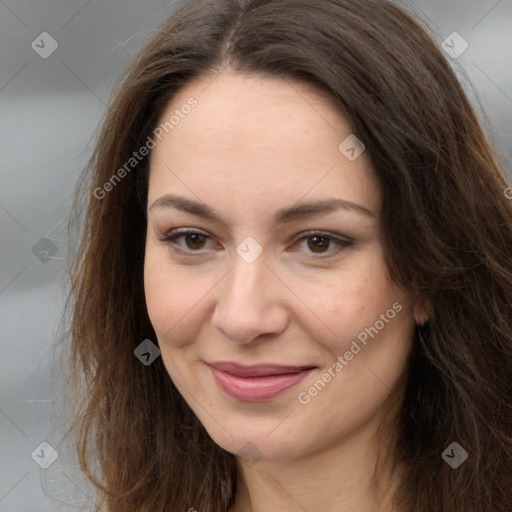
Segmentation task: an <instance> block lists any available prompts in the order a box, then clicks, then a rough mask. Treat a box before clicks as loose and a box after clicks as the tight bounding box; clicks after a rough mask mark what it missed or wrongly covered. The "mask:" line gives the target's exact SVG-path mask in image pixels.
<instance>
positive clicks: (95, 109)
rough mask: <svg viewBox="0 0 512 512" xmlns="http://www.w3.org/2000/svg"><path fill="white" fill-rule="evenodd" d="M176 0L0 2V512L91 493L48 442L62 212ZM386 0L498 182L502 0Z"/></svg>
mask: <svg viewBox="0 0 512 512" xmlns="http://www.w3.org/2000/svg"><path fill="white" fill-rule="evenodd" d="M212 1H213V0H212ZM182 3H184V2H183V1H181V2H177V1H175V2H171V3H169V2H165V1H163V0H145V1H144V2H142V1H141V0H104V1H100V0H40V1H39V2H29V1H28V0H5V1H4V0H0V141H1V142H0V180H1V182H0V240H1V246H0V259H1V266H0V269H1V270H0V332H1V339H0V340H1V341H0V343H1V351H2V357H1V358H0V376H1V377H0V378H1V386H0V511H1V512H33V511H35V510H37V511H38V512H47V511H55V510H70V509H71V508H72V507H71V503H80V504H88V503H89V504H90V503H91V501H90V497H91V490H90V488H89V487H88V486H87V484H86V482H85V481H84V480H83V478H81V476H80V474H79V472H78V471H77V469H76V467H74V465H73V464H70V463H68V461H67V455H65V453H64V452H63V451H59V450H57V449H56V442H57V439H58V433H59V432H62V424H60V423H59V422H61V418H59V417H58V414H57V413H58V411H57V409H58V407H57V405H58V403H59V396H60V395H59V393H60V392H59V386H58V382H55V380H54V379H55V378H56V376H57V378H58V368H57V372H55V369H54V370H53V372H52V359H51V355H52V352H51V346H52V343H53V342H54V340H55V337H56V334H57V328H58V324H59V321H60V319H61V317H62V308H63V304H64V295H63V292H62V286H63V285H62V280H63V278H64V277H65V275H66V257H67V250H68V243H67V241H66V238H67V231H66V223H67V219H68V214H69V211H70V206H71V197H72V192H73V188H74V185H75V183H76V180H77V177H78V174H79V171H80V170H81V169H82V168H83V166H84V165H85V162H86V160H87V158H88V156H89V155H90V152H91V150H92V140H93V137H94V136H95V134H96V130H97V128H98V125H99V123H100V121H101V119H102V116H103V114H104V112H105V109H106V105H107V102H108V99H109V97H110V93H111V90H112V87H113V85H114V83H115V81H116V80H117V79H118V78H119V77H120V75H121V73H122V71H123V69H124V68H125V67H126V66H127V65H128V64H129V63H130V62H131V60H132V58H133V56H134V55H135V53H136V52H137V50H138V49H139V48H140V45H141V44H142V41H143V39H144V38H146V37H148V36H149V35H151V33H152V32H153V31H154V30H155V29H156V28H157V27H158V25H159V23H160V22H161V21H162V19H163V17H164V16H165V15H167V14H168V13H169V12H171V11H172V10H174V9H175V8H177V7H178V6H180V5H181V4H182ZM396 3H397V4H399V5H402V6H404V7H406V8H407V9H408V10H409V11H412V12H414V13H416V16H417V17H419V18H420V19H421V20H423V22H424V23H426V24H428V25H429V26H430V29H431V33H433V34H434V36H435V39H436V41H437V42H438V43H439V45H440V47H442V48H443V50H444V51H445V53H446V56H447V59H448V60H449V61H450V62H451V63H452V65H453V67H454V69H455V71H456V72H457V74H458V75H459V77H460V78H461V81H462V83H463V85H464V87H465V88H466V91H467V93H468V95H469V97H470V100H471V101H472V102H473V104H474V105H475V107H476V109H477V112H478V114H479V116H480V117H481V119H482V122H483V123H484V126H486V129H487V131H488V133H489V134H490V136H491V137H493V138H494V140H495V141H496V144H497V145H498V147H499V149H500V150H501V152H502V155H503V158H504V161H505V163H506V169H507V172H508V175H509V181H510V176H511V174H510V173H511V172H512V171H511V169H512V166H511V165H510V162H511V157H512V54H511V52H510V48H512V1H511V0H500V1H497V0H456V1H455V0H449V1H447V0H418V1H402V2H396ZM454 33H456V34H454ZM55 384H57V385H55ZM43 485H44V489H43ZM59 500H60V501H59ZM66 503H69V504H66Z"/></svg>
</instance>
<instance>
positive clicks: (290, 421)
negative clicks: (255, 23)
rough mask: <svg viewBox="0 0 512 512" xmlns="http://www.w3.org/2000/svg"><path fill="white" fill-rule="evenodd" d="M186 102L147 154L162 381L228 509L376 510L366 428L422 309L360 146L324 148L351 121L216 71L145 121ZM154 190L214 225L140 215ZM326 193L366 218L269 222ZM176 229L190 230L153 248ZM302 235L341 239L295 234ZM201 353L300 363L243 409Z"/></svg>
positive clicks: (259, 82) (170, 210)
mask: <svg viewBox="0 0 512 512" xmlns="http://www.w3.org/2000/svg"><path fill="white" fill-rule="evenodd" d="M191 96H193V97H194V98H196V99H197V101H198V104H197V106H196V107H195V108H194V109H193V110H192V111H191V112H190V113H189V114H188V115H187V116H185V117H184V118H183V119H180V123H179V124H178V125H176V126H175V127H174V129H173V130H172V131H170V132H169V133H168V134H166V135H164V137H163V138H162V140H161V141H159V142H158V143H157V145H156V147H155V148H154V149H153V151H152V153H151V159H150V178H149V192H148V225H147V226H148V230H147V239H146V253H145V267H144V281H145V294H146V301H147V308H148V313H149V317H150V320H151V322H152V325H153V327H154V329H155V332H156V335H157V339H158V344H159V347H160V350H161V357H162V359H163V362H164V365H165V367H166V369H167V371H168V373H169V376H170V378H171V379H172V380H173V382H174V383H175V385H176V386H177V388H178V389H179V391H180V393H181V394H182V395H183V397H184V398H185V400H186V401H187V403H188V404H189V406H190V407H191V409H192V410H193V411H194V413H195V414H196V415H197V416H198V418H199V420H200V421H201V422H202V424H203V425H204V427H205V428H206V430H207V431H208V433H209V435H210V436H211V437H212V439H213V440H214V441H215V442H216V443H217V444H219V445H220V446H221V447H223V448H224V449H226V450H227V451H229V452H231V453H233V454H235V455H237V460H238V461H239V462H240V466H239V478H238V490H237V498H236V502H235V504H234V506H233V507H232V508H231V509H230V510H231V512H247V511H252V512H273V511H276V512H277V511H280V512H283V511H296V510H302V509H304V510H307V511H313V510H322V511H324V512H330V511H337V512H339V511H344V512H348V511H358V512H361V511H363V512H366V511H368V512H370V511H376V510H380V511H383V510H384V511H385V510H389V511H391V507H390V505H389V497H390V489H391V488H392V486H391V484H392V481H393V476H395V477H396V476H397V475H396V474H395V475H390V474H387V472H386V471H385V469H383V472H382V480H381V485H380V487H378V488H377V489H373V488H372V487H371V476H372V474H373V469H374V466H375V460H376V454H377V449H380V450H383V448H385V446H386V445H385V444H383V443H382V441H379V440H378V438H377V436H376V433H377V427H378V426H379V424H380V422H381V421H382V419H383V416H384V413H385V412H388V411H391V413H390V414H391V416H390V418H393V415H394V414H396V413H397V412H398V408H397V407H399V400H400V398H401V397H402V395H403V391H404V386H405V383H406V375H407V374H406V370H407V362H408V357H409V355H410V350H411V339H412V334H413V330H414V327H415V320H414V313H415V314H416V315H417V318H418V320H419V321H420V323H421V322H423V321H425V320H426V318H427V316H426V311H425V309H424V308H423V307H421V305H420V304H416V303H413V301H412V300H411V298H410V297H409V295H408V294H407V293H406V292H405V291H404V290H402V289H401V288H399V287H398V286H397V285H396V284H395V283H393V282H392V281H391V280H390V277H389V274H388V270H387V267H386V264H385V259H384V251H383V242H382V239H381V235H380V224H379V209H380V204H381V200H382V198H381V192H380V188H379V185H378V181H377V179H376V177H375V174H374V171H373V168H372V165H371V162H370V160H369V158H368V157H367V154H366V153H363V154H362V155H361V156H360V157H359V158H357V159H356V160H355V161H353V162H352V161H349V160H348V159H347V158H345V156H344V155H343V154H342V153H341V152H340V150H339V149H338V146H339V144H340V142H341V141H343V140H344V139H345V138H346V137H347V136H349V135H350V134H351V133H352V128H351V126H350V124H349V123H348V122H347V120H346V119H345V118H344V117H343V116H342V115H341V114H340V113H339V109H337V108H336V106H335V104H334V103H333V100H332V99H331V98H330V97H329V96H327V95H326V94H325V93H323V92H322V91H321V90H319V89H317V88H316V87H315V86H312V85H310V84H305V83H301V82H290V81H288V80H283V79H278V78H272V77H267V76H256V75H241V74H237V73H233V72H229V71H226V72H223V73H222V74H220V75H219V76H217V77H215V76H213V75H210V76H205V77H202V78H200V79H198V80H195V81H194V82H191V83H188V84H187V85H186V86H185V87H184V88H183V89H181V90H180V92H179V94H178V95H177V96H175V97H174V98H173V100H172V102H171V103H170V104H169V105H168V107H167V109H166V111H165V112H164V113H163V115H162V117H161V119H162V120H167V119H169V118H170V116H171V115H172V114H173V113H174V111H175V109H177V108H178V109H179V108H180V107H181V106H182V105H184V104H185V103H186V102H187V100H188V99H189V98H190V97H191ZM171 193H172V194H176V195H180V196H183V197H186V198H188V199H191V200H194V201H199V202H201V203H203V204H207V205H208V206H210V207H211V208H212V209H213V210H214V211H215V213H217V214H218V215H220V216H221V217H222V218H223V219H225V222H226V224H227V226H224V225H223V224H221V223H219V222H217V221H215V220H211V219H204V218H202V217H200V216H197V215H194V214H191V213H186V212H183V211H180V210H178V209H176V208H174V207H163V206H162V207H157V206H155V207H153V208H152V207H151V206H152V205H153V203H154V202H155V201H156V200H157V199H159V198H160V197H161V196H163V195H164V194H171ZM332 198H343V199H345V200H347V201H352V202H353V203H356V204H357V205H360V206H362V207H364V208H366V209H368V210H369V211H370V212H372V213H373V215H365V214H361V213H359V212H358V211H355V210H352V209H339V210H336V211H330V212H324V213H320V214H317V215H316V216H313V217H304V218H299V219H295V220H293V221H291V222H288V223H286V224H276V223H275V222H274V218H273V216H274V213H275V212H276V211H277V210H279V209H281V208H286V207H290V206H293V205H296V204H297V203H299V202H301V203H302V202H309V201H317V200H325V199H332ZM176 228H190V229H192V230H196V231H200V232H202V233H203V235H205V237H195V238H194V236H193V235H192V236H188V237H187V236H183V237H181V238H180V239H178V240H175V241H174V245H173V243H172V242H168V243H166V242H163V241H161V240H160V238H161V237H164V236H165V235H166V234H167V233H169V232H170V231H171V230H173V229H176ZM309 230H320V231H322V232H325V233H323V234H322V236H325V234H327V235H332V236H340V237H344V238H348V239H349V240H350V241H351V242H352V245H350V246H347V247H342V246H339V245H338V244H337V243H336V242H335V241H330V242H329V241H328V240H325V239H320V243H318V239H315V238H314V236H312V235H310V234H308V235H307V236H306V237H305V238H302V239H300V238H301V237H302V236H304V232H306V231H309ZM249 236H250V237H253V238H254V239H255V240H256V241H257V243H258V244H259V245H260V246H261V248H262V250H263V252H262V253H261V255H260V256H259V257H258V258H256V259H255V261H253V262H252V263H248V262H247V261H246V260H244V259H243V258H242V257H241V256H239V254H238V253H237V252H236V249H237V246H239V245H240V244H241V242H242V241H244V239H245V238H246V237H249ZM308 237H309V238H308ZM315 241H316V243H315ZM176 246H177V247H178V248H181V249H182V250H183V251H185V254H183V255H180V254H176V253H174V252H173V251H172V250H171V247H176ZM322 256H328V257H325V258H324V259H321V257H322ZM394 303H399V304H400V306H401V311H400V312H398V313H397V314H396V316H395V317H394V318H393V319H392V320H389V321H388V322H387V323H385V327H384V328H382V329H380V330H379V332H378V334H377V335H375V336H374V337H373V338H370V337H369V338H368V343H367V345H366V346H363V347H364V348H363V349H362V350H361V351H360V352H359V353H357V355H355V356H354V357H353V359H352V360H350V361H346V360H345V361H346V362H347V364H346V366H344V367H343V369H342V370H341V371H339V372H338V373H336V372H334V373H335V375H336V376H335V377H333V378H331V381H330V382H329V383H328V384H326V386H325V387H324V388H323V389H321V391H319V392H318V393H317V395H316V396H314V397H311V400H310V401H309V403H307V404H302V403H300V402H299V400H298V394H299V393H300V392H304V391H307V390H308V388H310V387H311V386H313V384H314V383H315V382H316V381H317V380H318V379H319V378H321V377H322V375H323V374H324V373H326V372H328V369H329V368H332V366H333V364H334V363H335V361H337V358H338V356H340V355H341V356H343V355H344V354H345V353H346V351H347V350H349V348H350V346H351V343H352V342H353V340H356V339H357V336H358V334H360V333H361V332H363V331H364V330H365V328H369V327H370V326H374V325H375V323H376V321H377V320H379V319H380V318H382V317H381V315H382V314H385V313H386V311H387V310H389V309H390V308H392V305H393V304H394ZM359 345H361V344H359ZM205 361H209V362H211V361H236V362H239V363H241V364H259V363H275V364H284V365H286V364H287V365H296V366H301V365H312V366H316V367H318V368H317V369H316V370H314V372H313V373H312V374H311V375H309V376H308V377H307V378H306V379H305V380H303V381H301V382H300V383H299V384H298V385H296V386H294V387H293V388H291V389H288V390H287V391H285V392H284V393H282V394H281V395H279V396H278V397H276V398H273V399H271V400H268V401H264V402H259V403H250V402H246V401H239V400H236V399H234V398H231V397H229V396H228V395H226V394H224V392H223V391H222V390H221V389H220V388H219V387H218V386H217V384H216V383H215V380H214V378H213V375H212V373H211V370H210V368H209V367H208V366H207V365H206V363H205ZM331 375H332V369H331ZM390 421H391V420H390ZM391 424H392V423H390V425H391ZM382 453H383V454H385V453H386V452H385V451H382ZM242 455H243V456H242ZM190 506H193V504H190ZM301 507H302V508H301Z"/></svg>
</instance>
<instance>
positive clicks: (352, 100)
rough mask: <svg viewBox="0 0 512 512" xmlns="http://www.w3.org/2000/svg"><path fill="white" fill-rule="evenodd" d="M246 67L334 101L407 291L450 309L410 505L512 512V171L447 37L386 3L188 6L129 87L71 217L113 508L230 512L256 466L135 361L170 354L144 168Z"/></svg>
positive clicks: (417, 448)
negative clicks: (242, 469)
mask: <svg viewBox="0 0 512 512" xmlns="http://www.w3.org/2000/svg"><path fill="white" fill-rule="evenodd" d="M226 67H227V68H229V69H230V70H233V71H235V72H238V73H244V74H259V75H263V76H265V75H267V76H272V77H282V78H284V79H287V80H292V81H293V80H300V81H306V82H309V83H312V84H316V85H317V86H319V87H321V88H323V89H324V90H325V91H327V92H329V93H330V95H331V96H332V98H333V99H334V100H335V102H336V105H337V106H338V107H339V112H340V114H342V115H344V116H346V117H347V118H348V119H349V120H350V122H351V125H352V127H353V129H354V133H356V134H357V136H358V137H359V138H360V139H361V140H362V141H364V143H365V145H366V154H367V155H368V157H369V158H370V160H371V162H372V163H373V166H374V168H375V170H376V173H377V179H378V180H379V182H380V184H381V186H382V191H383V202H382V209H381V212H380V216H381V222H382V232H383V240H384V242H383V243H384V248H385V254H386V261H387V265H388V266H389V270H390V273H391V276H392V278H393V280H394V281H395V282H396V283H398V284H399V285H400V286H402V287H403V288H404V289H406V290H408V291H409V292H410V293H411V294H412V295H413V296H415V297H422V298H426V299H428V300H429V301H430V303H431V308H432V310H431V317H430V320H429V322H427V323H426V324H425V325H423V326H421V327H418V329H417V330H416V332H415V334H414V339H413V340H412V342H413V350H412V352H411V359H410V365H409V368H410V372H409V375H408V381H407V389H406V392H405V395H404V399H403V404H402V408H401V413H400V415H399V418H398V421H397V425H396V429H395V431H394V434H393V439H392V449H393V454H394V457H395V459H396V461H397V463H398V462H399V463H400V464H401V465H402V464H405V465H406V467H407V468H408V469H407V471H406V472H405V474H404V477H403V479H402V480H401V481H400V485H399V486H398V488H397V490H396V493H395V494H394V495H393V499H394V504H395V510H396V511H400V512H427V511H428V512H431V511H433V510H435V511H436V512H469V511H475V512H491V511H492V512H510V511H511V510H512V406H511V403H512V379H511V378H510V372H511V369H512V308H511V304H512V201H511V200H509V199H507V197H506V194H505V191H506V189H507V181H506V177H505V171H504V165H503V163H502V161H501V159H500V152H499V151H498V149H497V148H496V146H495V145H494V143H493V142H492V138H491V137H490V136H488V135H486V133H485V131H484V128H483V127H482V125H481V124H480V121H479V118H478V116H477V115H476V113H475V110H474V108H473V107H472V105H471V103H470V102H469V100H468V98H467V96H466V94H465V92H464V89H463V87H462V85H461V83H460V82H459V80H458V79H457V77H456V75H455V72H454V70H453V69H452V67H451V65H450V64H449V62H448V61H447V59H446V58H445V56H444V55H443V53H442V51H441V49H439V48H438V45H437V43H436V42H435V39H434V37H433V36H432V35H431V34H430V33H429V29H428V27H426V26H423V24H422V23H421V22H420V21H419V20H417V19H415V17H414V15H413V14H412V13H408V12H406V11H405V10H404V9H403V8H398V7H397V6H396V5H394V4H393V3H391V2H389V1H386V0H365V1H364V2H357V1H355V0H322V1H318V0H248V1H243V0H239V1H236V0H197V1H192V2H188V3H186V4H185V5H184V6H182V7H180V9H178V10H177V11H176V12H173V13H172V14H171V15H170V16H169V17H168V19H166V20H165V21H164V23H163V24H162V25H161V27H160V28H159V29H158V30H157V31H156V32H155V34H153V35H152V36H151V37H150V38H148V40H147V41H146V42H145V44H144V46H143V48H142V50H141V51H140V52H139V54H138V55H137V57H136V58H135V59H134V61H133V63H132V64H131V65H130V67H129V68H128V69H127V70H126V72H125V74H124V75H123V78H122V80H120V81H119V83H118V84H117V87H116V89H115V92H114V93H113V97H112V98H111V102H110V105H109V107H108V110H107V112H106V115H105V118H104V119H103V121H102V125H101V129H100V130H99V136H98V137H97V140H96V141H95V147H94V151H93V153H92V156H91V157H90V160H89V161H88V163H87V166H86V167H85V168H84V170H83V173H82V175H81V179H80V180H79V183H78V184H77V187H76V193H75V197H74V203H73V210H72V216H71V217H72V218H73V219H75V220H74V221H75V222H77V223H78V224H80V226H81V228H80V229H81V234H80V239H79V243H78V245H77V248H76V254H74V256H73V261H72V264H71V283H70V291H69V296H68V300H67V302H66V311H68V312H69V325H68V330H67V336H68V339H69V344H68V346H67V348H66V350H67V352H66V354H67V356H68V367H69V378H70V381H69V390H70V393H71V395H70V396H72V397H74V402H73V403H74V404H75V406H76V408H75V410H74V421H73V422H72V423H71V425H70V428H69V433H71V434H73V435H74V436H75V437H74V438H75V439H76V446H77V453H78V459H79V463H80V467H81V469H82V471H83V472H84V473H85V474H86V475H87V477H88V478H89V479H90V480H91V481H92V482H93V483H94V486H95V487H94V488H95V489H96V504H95V507H96V510H108V511H109V512H150V511H151V512H159V511H160V512H164V511H166V512H171V511H173V512H174V511H182V510H183V511H184V510H188V509H190V507H194V508H195V509H197V510H199V511H201V512H225V511H227V510H228V508H229V507H230V506H231V505H232V504H233V502H234V499H235V491H236V478H237V461H236V457H235V456H234V455H233V454H231V453H229V452H227V451H225V450H224V449H222V448H221V447H219V446H218V445H216V444H215V443H214V442H213V440H212V439H211V438H210V437H209V435H208V433H207V432H206V431H205V429H204V428H203V426H202V425H201V424H200V422H199V421H198V419H197V417H196V416H195V415H194V414H193V412H192V411H191V409H190V408H189V406H188V405H187V403H186V402H185V401H184V399H183V398H182V396H181V395H180V393H179V392H178V390H177V389H176V388H175V386H174V385H173V383H172V381H171V379H170V378H169V376H168V374H167V372H166V369H165V368H164V366H163V363H162V361H161V358H159V359H157V360H156V361H155V362H154V363H153V364H152V365H150V366H144V365H143V364H141V362H140V361H139V360H138V359H137V358H136V357H135V356H134V349H135V348H136V347H137V346H138V345H139V344H140V343H141V342H142V341H143V340H144V339H153V340H156V336H155V333H154V331H153V328H152V326H151V323H150V321H149V317H148V313H147V309H146V304H145V298H144V284H143V263H144V248H145V235H146V220H147V219H146V206H147V205H146V203H147V186H148V157H147V156H146V157H144V158H141V159H140V160H138V161H137V162H133V161H132V164H133V165H131V164H130V165H131V168H129V169H127V168H126V165H125V164H126V162H128V161H130V158H133V153H134V151H137V150H138V149H139V148H141V147H142V146H144V144H145V143H146V141H147V140H148V137H150V136H152V133H153V131H154V130H155V128H156V126H157V121H158V119H159V118H160V116H161V114H162V112H163V110H164V109H165V107H166V106H167V105H168V103H169V101H170V100H171V99H172V98H173V96H174V95H175V94H176V92H177V91H178V90H180V88H182V87H183V86H184V85H185V84H186V83H187V82H188V81H189V80H191V79H193V78H196V77H201V76H206V75H207V74H210V73H221V72H222V71H223V69H225V68H226ZM198 108H200V106H199V107H198ZM123 166H125V171H126V172H125V173H120V172H119V171H118V170H119V169H121V168H122V167H123ZM116 173H117V177H118V178H119V177H120V174H122V179H117V180H113V179H112V178H113V176H114V175H115V174H116ZM107 182H108V183H110V184H111V186H108V185H107V186H106V185H105V184H106V183H107ZM107 188H108V192H105V191H106V190H107ZM100 190H101V191H103V192H101V193H100V192H98V191H100ZM68 435H69V434H68ZM452 442H457V443H459V444H460V445H461V446H462V447H463V448H464V449H465V450H466V451H467V453H468V459H467V460H466V461H465V462H464V463H463V464H462V465H461V466H460V467H458V468H457V469H452V468H451V467H450V466H449V465H448V464H447V463H446V462H445V461H444V460H443V458H442V456H441V454H442V452H443V450H445V449H446V448H447V447H448V446H449V445H450V443H452Z"/></svg>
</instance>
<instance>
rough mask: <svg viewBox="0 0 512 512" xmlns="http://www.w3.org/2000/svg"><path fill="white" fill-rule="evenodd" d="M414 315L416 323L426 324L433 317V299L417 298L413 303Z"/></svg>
mask: <svg viewBox="0 0 512 512" xmlns="http://www.w3.org/2000/svg"><path fill="white" fill-rule="evenodd" d="M412 311H413V315H414V319H415V320H416V324H418V325H419V326H422V325H424V324H425V323H426V322H428V321H429V320H430V319H431V318H432V311H433V307H432V300H431V299H427V298H421V299H416V300H415V301H414V303H413V309H412Z"/></svg>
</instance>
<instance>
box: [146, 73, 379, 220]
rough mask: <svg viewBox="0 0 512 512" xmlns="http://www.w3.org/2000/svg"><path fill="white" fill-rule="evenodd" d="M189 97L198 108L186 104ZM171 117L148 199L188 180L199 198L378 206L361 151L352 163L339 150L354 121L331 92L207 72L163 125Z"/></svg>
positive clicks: (155, 154)
mask: <svg viewBox="0 0 512 512" xmlns="http://www.w3.org/2000/svg"><path fill="white" fill-rule="evenodd" d="M191 99H193V100H194V101H195V106H194V107H193V108H191V109H190V108H188V107H186V108H185V107H184V106H185V105H188V104H193V103H191ZM173 116H174V122H173V123H172V128H170V129H168V130H167V131H168V132H167V131H166V132H164V133H163V136H162V138H161V140H159V141H157V144H156V147H155V148H154V149H153V150H152V153H151V160H150V185H149V195H150V196H152V198H153V199H154V198H155V197H156V195H157V194H158V193H165V192H169V191H174V189H175V187H178V188H181V190H184V189H183V186H184V184H188V185H189V188H192V189H193V190H192V192H194V193H196V195H198V196H200V197H201V194H206V195H207V196H208V195H210V196H211V195H212V194H214V193H215V194H216V196H217V197H218V196H222V199H223V200H224V199H226V198H227V197H228V196H229V195H230V194H232V193H236V194H237V196H238V197H239V199H240V200H242V198H247V197H249V196H253V195H255V194H259V195H260V197H261V199H262V200H263V199H264V196H265V195H266V194H267V195H269V197H275V196H276V194H278V193H280V194H281V197H282V198H283V200H284V199H285V198H286V199H287V200H286V201H284V202H286V203H289V202H290V201H292V202H293V201H298V200H299V199H300V198H301V197H302V196H304V195H306V194H307V195H308V199H323V198H325V194H326V193H330V197H332V196H333V194H334V196H336V195H338V196H340V195H341V196H342V197H344V198H345V199H347V200H357V201H359V202H361V201H363V200H364V202H365V206H368V207H369V208H371V209H373V210H374V211H376V209H377V207H378V204H377V203H378V200H379V194H378V190H377V182H376V180H375V177H374V175H373V171H372V166H371V162H370V161H369V159H368V157H367V155H366V154H365V153H364V152H363V154H362V155H361V156H360V157H359V158H357V159H356V160H355V161H350V160H349V159H347V158H346V157H345V156H344V155H343V154H342V153H341V151H340V148H339V146H340V143H342V142H343V141H344V140H346V139H347V137H350V136H353V135H352V127H351V126H350V123H349V122H348V120H347V119H346V118H345V117H344V116H343V115H341V113H340V111H339V109H338V108H337V106H336V104H335V102H334V100H333V98H332V97H331V96H330V95H329V94H327V93H326V92H325V91H323V90H322V89H320V88H318V87H315V86H314V85H311V84H308V83H304V82H296V81H291V80H288V79H282V78H276V77H268V76H261V75H242V74H236V73H221V74H220V75H207V76H203V77H201V78H199V79H195V80H194V81H192V82H189V83H187V84H186V85H185V86H184V87H183V88H182V89H180V91H179V92H178V94H177V95H176V96H175V97H174V98H173V100H172V101H171V102H170V103H169V104H168V105H167V107H166V109H165V110H164V112H163V113H162V115H161V117H160V125H161V126H163V123H165V122H168V121H169V120H170V119H171V117H173ZM168 128H169V126H168ZM349 140H351V139H349ZM168 189H172V190H168ZM189 193H190V190H189Z"/></svg>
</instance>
